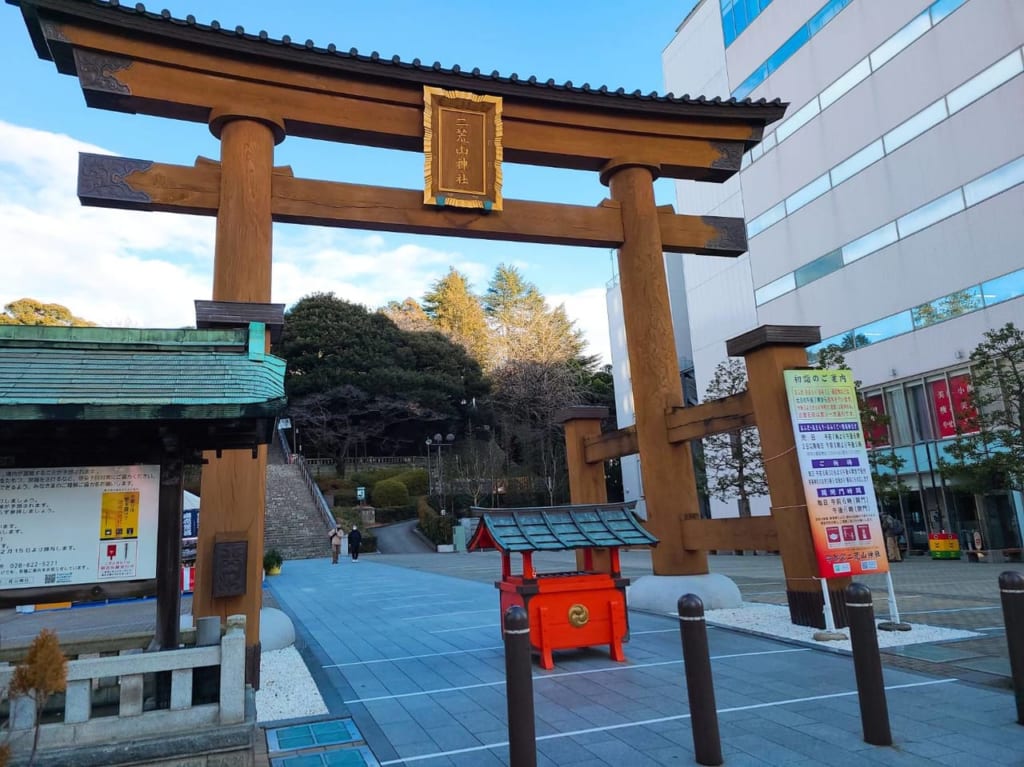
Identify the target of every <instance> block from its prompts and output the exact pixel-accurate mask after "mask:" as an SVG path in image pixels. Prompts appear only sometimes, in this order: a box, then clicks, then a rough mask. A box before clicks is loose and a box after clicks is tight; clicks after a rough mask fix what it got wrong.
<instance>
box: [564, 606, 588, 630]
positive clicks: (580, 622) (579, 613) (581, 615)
mask: <svg viewBox="0 0 1024 767" xmlns="http://www.w3.org/2000/svg"><path fill="white" fill-rule="evenodd" d="M589 621H590V610H588V609H587V606H586V605H581V604H575V605H573V606H572V607H570V608H569V624H570V625H571V626H573V627H574V628H578V629H579V628H583V627H584V626H586V625H587V623H588V622H589Z"/></svg>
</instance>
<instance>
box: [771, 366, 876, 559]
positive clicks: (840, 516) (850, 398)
mask: <svg viewBox="0 0 1024 767" xmlns="http://www.w3.org/2000/svg"><path fill="white" fill-rule="evenodd" d="M784 375H785V380H786V394H787V396H788V398H789V412H790V416H791V418H792V419H793V434H794V437H795V438H796V451H797V456H798V458H799V460H800V473H801V474H802V475H803V485H804V497H805V498H806V501H807V513H808V515H809V517H810V523H811V536H812V538H813V540H814V551H815V554H816V555H817V559H818V573H819V574H820V575H821V577H822V578H840V577H846V576H856V575H877V574H878V573H884V572H887V571H888V570H889V562H888V559H887V558H886V554H885V539H884V537H883V535H882V524H881V521H880V520H879V517H878V506H877V504H876V502H875V488H874V485H872V483H871V467H870V466H869V464H868V455H867V449H866V448H865V445H864V432H863V429H862V428H861V421H860V409H859V408H858V406H857V392H856V389H855V388H854V383H853V373H852V372H850V371H849V370H813V371H811V370H787V371H784Z"/></svg>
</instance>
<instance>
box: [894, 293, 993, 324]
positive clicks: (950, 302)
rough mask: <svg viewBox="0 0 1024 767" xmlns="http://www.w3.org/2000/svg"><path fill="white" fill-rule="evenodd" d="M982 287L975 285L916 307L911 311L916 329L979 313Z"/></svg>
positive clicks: (981, 303)
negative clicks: (971, 313)
mask: <svg viewBox="0 0 1024 767" xmlns="http://www.w3.org/2000/svg"><path fill="white" fill-rule="evenodd" d="M982 305H983V302H982V298H981V286H980V285H974V286H972V287H970V288H966V289H964V290H956V291H953V292H952V293H950V294H949V295H946V296H943V297H942V298H936V299H935V300H934V301H929V302H928V303H926V304H921V305H920V306H915V307H914V308H913V309H911V310H910V314H911V316H912V317H913V320H914V327H915V328H926V327H928V326H929V325H934V324H935V323H936V322H942V321H943V320H949V319H952V318H953V317H959V316H960V315H961V314H967V313H968V312H973V311H977V310H978V309H980V308H982Z"/></svg>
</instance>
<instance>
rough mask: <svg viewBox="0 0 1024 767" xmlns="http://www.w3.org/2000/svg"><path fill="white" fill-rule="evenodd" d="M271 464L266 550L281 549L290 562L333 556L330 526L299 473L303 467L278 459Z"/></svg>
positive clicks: (265, 534) (268, 479)
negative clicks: (329, 536) (328, 534)
mask: <svg viewBox="0 0 1024 767" xmlns="http://www.w3.org/2000/svg"><path fill="white" fill-rule="evenodd" d="M277 452H278V451H277V450H271V451H270V453H271V455H270V460H269V461H268V463H267V515H266V521H265V526H264V532H263V546H264V550H265V551H267V550H270V549H277V550H278V551H280V552H281V556H283V557H284V559H285V560H286V561H287V560H289V559H315V558H318V557H329V556H330V555H331V545H330V543H329V542H328V539H327V527H326V524H325V522H324V519H323V516H321V514H320V512H319V511H318V510H317V508H316V506H315V505H314V503H313V499H312V498H311V497H310V495H309V491H308V490H307V489H306V485H305V483H304V482H303V481H302V477H301V475H300V474H299V467H298V466H296V465H294V464H287V463H283V462H280V461H279V460H275V455H274V454H275V453H277Z"/></svg>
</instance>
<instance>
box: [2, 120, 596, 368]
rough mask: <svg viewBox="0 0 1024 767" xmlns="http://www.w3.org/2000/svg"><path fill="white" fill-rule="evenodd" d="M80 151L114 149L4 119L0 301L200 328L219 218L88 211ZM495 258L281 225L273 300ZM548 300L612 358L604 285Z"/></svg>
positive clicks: (373, 290) (380, 290) (475, 278)
mask: <svg viewBox="0 0 1024 767" xmlns="http://www.w3.org/2000/svg"><path fill="white" fill-rule="evenodd" d="M79 152H91V153H96V154H109V152H108V151H107V150H105V149H104V148H102V147H97V146H93V145H90V144H87V143H84V142H81V141H78V140H76V139H74V138H72V137H70V136H67V135H63V134H57V133H50V132H46V131H40V130H35V129H32V128H26V127H22V126H17V125H12V124H10V123H6V122H3V121H2V120H0V306H3V305H4V304H7V303H9V302H11V301H15V300H17V299H19V298H26V297H28V298H35V299H38V300H41V301H45V302H48V303H50V302H52V303H58V304H63V305H64V306H66V307H68V309H70V310H71V311H72V312H73V313H74V314H76V315H78V316H80V317H84V318H85V319H89V320H92V321H93V322H96V323H98V324H101V325H112V326H136V327H181V326H187V325H192V324H193V323H194V321H195V308H194V303H193V302H194V301H195V300H196V299H207V298H209V297H210V296H211V290H212V284H213V249H214V237H215V222H214V219H213V218H212V217H205V216H186V215H176V214H170V213H141V212H137V211H124V210H107V209H103V208H89V207H84V206H82V205H81V203H80V202H79V201H78V198H77V195H76V181H77V177H78V154H79ZM434 242H436V240H435V239H433V238H432V239H431V244H433V243H434ZM452 242H453V244H454V245H457V244H458V243H457V242H456V241H452ZM514 263H515V264H516V265H517V266H520V268H525V267H526V262H525V261H520V260H519V259H516V260H515V261H514ZM495 265H496V262H491V261H489V260H488V259H474V258H471V257H468V256H467V255H466V254H465V253H463V252H461V251H460V250H458V249H457V248H455V247H453V248H452V249H450V250H449V249H444V250H442V249H438V248H433V247H424V246H422V245H418V244H416V241H415V239H414V238H399V237H398V236H396V235H382V234H379V233H376V232H365V233H363V232H351V231H347V230H339V229H329V228H324V227H308V226H306V227H302V226H289V225H278V226H275V228H274V263H273V270H272V295H271V300H272V301H274V302H276V303H284V304H286V305H291V304H293V303H294V302H295V301H297V300H298V299H299V298H301V297H302V296H304V295H308V294H309V293H313V292H333V293H335V294H337V295H338V296H339V297H341V298H345V299H347V300H350V301H354V302H358V303H361V304H364V305H366V306H368V307H370V308H376V307H378V306H382V305H384V304H386V303H387V302H388V301H389V300H392V299H394V300H401V299H404V298H406V297H408V296H412V297H414V298H420V297H422V295H423V294H424V292H426V290H427V289H428V288H429V287H430V285H431V284H432V283H433V282H434V281H436V280H437V279H439V278H440V277H442V276H443V275H444V274H445V273H447V271H448V268H449V267H450V266H454V267H455V268H456V269H458V270H459V271H461V272H463V273H464V274H465V275H466V276H467V277H468V278H469V280H470V282H471V283H472V284H473V285H474V287H475V289H476V290H483V289H485V287H486V284H487V281H488V280H489V279H490V278H491V276H492V274H493V271H494V267H495ZM549 301H550V303H551V304H552V305H553V306H557V305H558V304H560V303H564V304H565V306H566V311H567V313H568V314H569V317H570V318H571V319H573V320H575V321H576V324H577V327H579V328H580V329H581V330H582V331H583V332H584V334H585V335H586V337H587V339H588V341H589V347H588V352H589V353H591V354H598V355H600V356H601V357H602V358H603V359H605V360H608V359H610V355H609V352H608V328H607V319H606V308H605V299H604V289H603V288H590V289H586V290H582V291H579V292H575V293H565V294H562V295H551V296H549Z"/></svg>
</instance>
